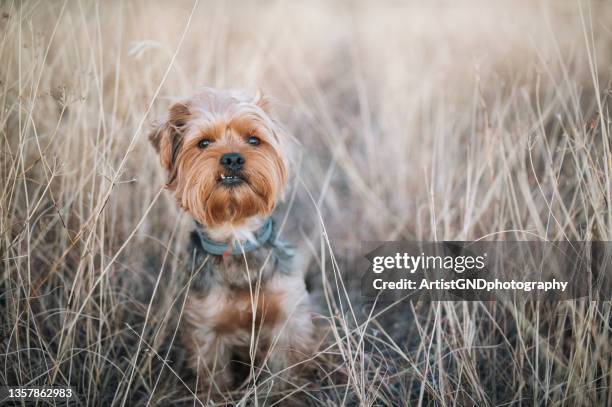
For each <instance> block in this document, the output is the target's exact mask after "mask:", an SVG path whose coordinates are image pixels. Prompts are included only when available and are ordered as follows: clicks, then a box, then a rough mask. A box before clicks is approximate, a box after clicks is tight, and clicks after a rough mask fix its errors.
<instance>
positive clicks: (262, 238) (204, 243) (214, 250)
mask: <svg viewBox="0 0 612 407" xmlns="http://www.w3.org/2000/svg"><path fill="white" fill-rule="evenodd" d="M272 231H273V222H272V218H268V220H266V222H265V223H264V224H263V226H262V227H260V228H259V229H257V231H255V241H252V240H246V241H244V242H238V244H234V247H229V245H228V244H227V243H222V242H216V241H214V240H210V238H208V236H206V234H205V233H204V230H203V229H202V227H201V225H199V224H198V228H197V229H196V232H197V234H198V237H199V241H200V248H201V249H202V250H204V251H205V252H206V253H208V254H212V255H213V256H225V257H227V256H230V255H231V256H236V255H240V254H242V252H243V251H244V253H248V252H252V251H253V250H257V249H259V248H260V247H261V246H263V245H264V244H266V243H267V242H268V241H269V240H270V238H271V237H272Z"/></svg>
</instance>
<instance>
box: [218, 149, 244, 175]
mask: <svg viewBox="0 0 612 407" xmlns="http://www.w3.org/2000/svg"><path fill="white" fill-rule="evenodd" d="M219 162H220V163H221V165H222V166H224V167H225V168H227V169H228V170H230V171H239V170H241V169H242V166H243V165H244V157H243V156H242V155H241V154H240V153H226V154H223V155H222V156H221V160H219Z"/></svg>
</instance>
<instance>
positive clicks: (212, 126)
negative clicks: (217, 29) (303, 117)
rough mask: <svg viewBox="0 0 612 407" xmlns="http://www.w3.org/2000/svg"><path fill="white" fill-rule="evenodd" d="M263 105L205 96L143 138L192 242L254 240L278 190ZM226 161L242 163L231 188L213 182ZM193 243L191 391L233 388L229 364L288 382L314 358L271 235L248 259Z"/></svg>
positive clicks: (306, 322)
mask: <svg viewBox="0 0 612 407" xmlns="http://www.w3.org/2000/svg"><path fill="white" fill-rule="evenodd" d="M268 105H269V103H268V100H267V98H266V97H264V96H262V95H260V94H258V95H256V96H254V97H253V96H249V95H248V94H246V93H243V92H232V91H218V90H214V89H209V88H206V89H204V90H202V91H201V92H199V93H198V94H197V95H195V96H193V97H191V98H190V99H187V100H184V101H182V102H178V103H175V104H174V105H172V106H171V107H170V109H169V112H168V115H167V117H166V118H165V119H164V120H162V121H161V122H160V123H159V125H158V126H156V127H155V129H154V130H153V132H152V133H151V134H150V136H149V139H150V141H151V143H152V144H153V146H154V147H155V149H156V151H157V152H158V154H159V158H160V162H161V165H162V166H163V168H164V169H165V170H166V171H167V173H168V181H167V184H166V185H167V188H168V189H169V190H171V191H172V192H173V193H174V195H175V197H176V200H177V202H178V204H179V205H180V207H182V208H183V209H184V210H186V211H187V212H188V213H189V214H191V216H193V218H194V219H195V220H196V221H197V222H198V227H199V228H200V230H199V233H201V234H203V235H204V236H206V237H207V238H208V239H211V240H213V241H216V242H221V243H226V244H228V247H241V245H242V244H243V243H244V242H246V241H248V240H251V241H252V240H254V239H255V237H254V236H255V232H256V231H257V230H258V229H259V228H260V227H261V226H262V225H263V224H264V223H265V222H266V220H267V218H268V217H269V216H270V215H271V213H272V211H273V210H274V208H275V205H276V203H277V201H278V200H279V198H280V197H281V195H282V193H283V190H284V188H285V185H286V182H287V165H288V163H287V155H286V153H285V150H284V147H283V146H284V145H285V143H286V140H285V137H286V136H285V135H284V134H283V131H282V128H281V126H279V125H278V123H277V122H276V120H275V119H273V118H272V115H271V113H270V111H269V106H268ZM253 137H255V138H256V139H257V140H258V142H256V141H253V140H255V139H253ZM203 140H207V141H206V142H203ZM226 153H238V154H240V155H241V156H242V157H243V158H244V164H243V167H242V169H241V170H240V171H238V172H232V174H234V175H236V174H238V175H237V176H239V178H240V181H237V182H236V183H235V184H232V185H228V184H227V183H225V181H224V179H223V177H226V176H229V174H228V171H229V170H228V167H227V166H224V165H223V164H222V163H221V162H220V160H221V157H222V156H223V155H224V154H226ZM198 236H199V235H198V234H196V233H194V235H193V238H194V242H195V244H194V251H193V255H194V256H192V257H193V258H192V260H193V264H194V266H195V270H196V271H195V277H194V279H193V282H192V286H191V291H190V293H189V295H188V298H187V303H186V306H185V314H184V320H185V322H186V328H184V329H183V335H182V337H183V342H184V344H185V347H186V348H187V351H188V355H189V357H188V360H189V364H190V366H191V367H192V368H193V369H195V371H196V372H197V374H198V377H199V378H200V382H201V383H202V384H204V385H205V388H206V389H208V390H211V391H213V392H218V391H224V390H226V389H229V388H231V387H233V386H235V385H237V384H238V383H236V378H235V377H234V375H233V370H232V369H231V368H230V361H231V360H233V359H236V358H237V359H239V360H242V361H245V362H247V363H253V364H254V366H256V367H257V369H255V372H256V373H258V372H259V370H258V369H260V368H263V371H267V370H269V371H270V372H271V373H273V374H275V375H276V376H277V377H276V379H274V380H275V381H276V382H277V383H283V382H284V383H287V382H289V381H291V380H293V379H295V378H296V376H298V375H299V374H300V371H303V369H301V368H302V367H303V365H304V364H305V361H307V360H308V359H309V358H311V357H312V355H313V353H314V337H313V335H314V327H313V323H312V319H311V314H310V309H309V302H308V300H309V299H308V293H307V291H306V288H305V284H304V280H303V276H302V274H301V272H300V271H298V270H294V269H292V266H291V255H290V252H289V251H288V250H287V249H286V245H285V244H284V243H282V242H281V241H280V240H279V239H278V237H277V236H276V232H275V231H274V232H273V236H272V237H271V238H270V239H269V240H268V241H267V242H266V243H265V244H263V245H262V246H261V247H259V248H258V249H256V250H254V251H251V252H248V253H239V254H236V253H234V254H233V255H228V253H225V254H224V255H211V254H210V253H207V252H206V251H204V250H203V249H202V247H200V246H199V245H198Z"/></svg>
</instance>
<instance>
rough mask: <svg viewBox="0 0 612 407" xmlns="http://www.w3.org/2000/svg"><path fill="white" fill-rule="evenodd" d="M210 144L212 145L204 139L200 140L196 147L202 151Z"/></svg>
mask: <svg viewBox="0 0 612 407" xmlns="http://www.w3.org/2000/svg"><path fill="white" fill-rule="evenodd" d="M210 143H212V141H210V140H209V139H206V138H205V139H204V140H200V142H199V143H198V147H200V148H201V149H204V148H206V147H208V146H209V145H210Z"/></svg>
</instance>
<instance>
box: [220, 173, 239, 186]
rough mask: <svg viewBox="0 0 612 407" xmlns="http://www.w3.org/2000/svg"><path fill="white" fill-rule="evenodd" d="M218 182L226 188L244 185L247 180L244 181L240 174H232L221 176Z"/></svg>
mask: <svg viewBox="0 0 612 407" xmlns="http://www.w3.org/2000/svg"><path fill="white" fill-rule="evenodd" d="M217 182H219V184H221V185H225V186H236V185H240V184H242V183H243V182H246V180H245V179H244V177H243V176H242V175H240V174H238V173H232V174H221V175H220V176H219V179H218V180H217Z"/></svg>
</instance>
